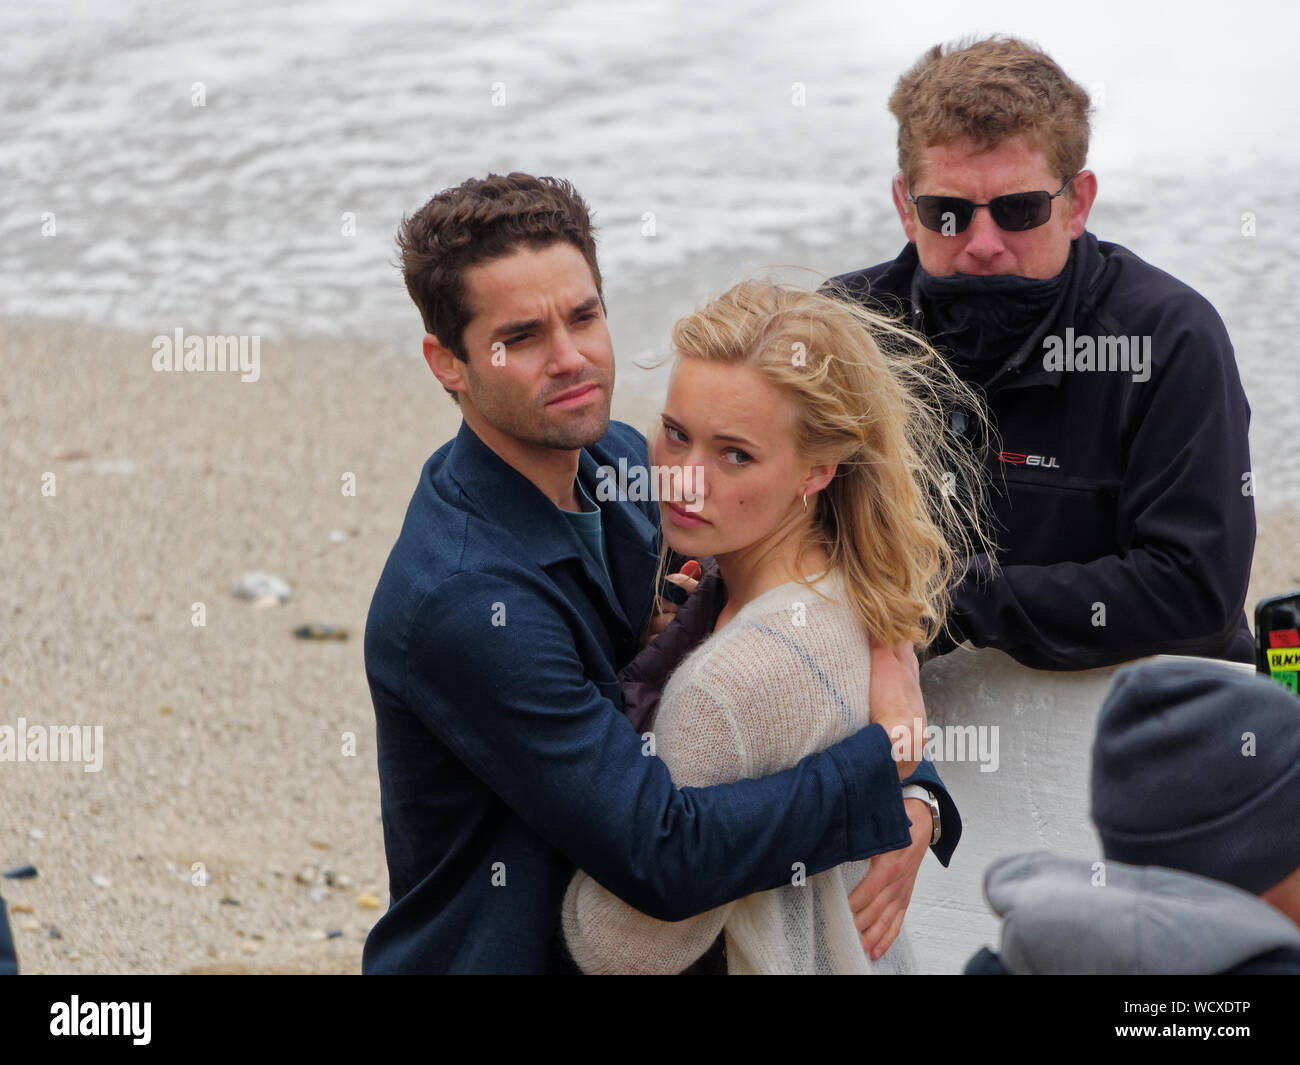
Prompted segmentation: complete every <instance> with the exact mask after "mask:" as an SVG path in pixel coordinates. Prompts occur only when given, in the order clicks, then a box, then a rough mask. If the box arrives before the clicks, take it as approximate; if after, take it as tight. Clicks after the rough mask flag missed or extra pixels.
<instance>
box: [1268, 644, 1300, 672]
mask: <svg viewBox="0 0 1300 1065" xmlns="http://www.w3.org/2000/svg"><path fill="white" fill-rule="evenodd" d="M1268 668H1269V672H1270V673H1277V672H1279V671H1280V670H1289V671H1294V670H1300V647H1270V648H1269V649H1268Z"/></svg>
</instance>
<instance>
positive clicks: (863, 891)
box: [849, 655, 934, 961]
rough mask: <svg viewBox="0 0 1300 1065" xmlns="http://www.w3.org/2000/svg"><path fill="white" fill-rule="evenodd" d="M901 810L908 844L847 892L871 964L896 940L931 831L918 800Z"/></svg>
mask: <svg viewBox="0 0 1300 1065" xmlns="http://www.w3.org/2000/svg"><path fill="white" fill-rule="evenodd" d="M873 661H874V655H873ZM873 684H874V671H873ZM903 808H904V809H905V810H907V816H908V817H909V818H910V819H911V822H912V843H911V845H910V846H907V847H904V848H903V849H902V850H896V851H887V852H886V853H884V854H877V855H876V856H875V857H874V858H872V859H871V868H870V869H868V870H867V875H866V876H865V877H863V878H862V883H860V884H859V885H858V886H857V887H855V888H854V889H853V890H852V891H851V892H850V893H849V908H850V909H851V910H852V911H853V923H854V925H855V926H856V927H857V930H858V938H859V939H860V940H861V941H862V949H863V950H864V951H866V952H867V953H868V954H870V955H871V960H872V961H879V960H880V958H881V956H882V955H883V954H884V953H885V951H887V950H888V949H889V948H890V947H891V946H892V945H893V942H894V940H895V939H897V938H898V933H899V930H900V929H901V928H902V927H903V916H904V915H905V914H906V913H907V905H908V903H909V902H911V901H912V887H913V886H914V885H915V883H916V874H917V871H918V870H919V869H920V868H921V860H922V859H923V858H924V857H925V852H926V851H927V850H928V849H929V846H930V836H931V834H932V833H933V831H934V819H933V817H931V815H930V807H929V806H927V805H926V804H925V803H923V802H922V801H921V800H920V799H904V800H903Z"/></svg>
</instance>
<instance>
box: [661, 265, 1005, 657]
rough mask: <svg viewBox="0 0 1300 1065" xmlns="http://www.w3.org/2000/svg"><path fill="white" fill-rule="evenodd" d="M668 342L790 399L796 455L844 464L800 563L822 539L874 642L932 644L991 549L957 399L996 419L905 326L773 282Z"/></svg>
mask: <svg viewBox="0 0 1300 1065" xmlns="http://www.w3.org/2000/svg"><path fill="white" fill-rule="evenodd" d="M672 341H673V347H674V349H675V354H676V357H677V358H678V359H683V358H685V359H702V360H705V361H708V362H713V363H722V364H728V365H745V366H751V367H753V368H754V369H756V370H758V371H759V373H761V374H762V375H763V377H764V378H765V379H766V380H767V381H768V382H770V383H771V384H772V385H774V386H775V387H776V388H778V389H779V390H780V391H781V392H782V393H784V394H785V395H786V396H788V397H789V399H790V400H791V401H792V402H793V404H794V406H795V410H796V414H797V417H796V424H797V429H796V432H797V439H796V440H795V446H796V449H797V450H798V452H799V454H800V456H801V457H806V458H808V459H809V460H810V461H816V462H826V461H835V462H836V463H838V466H837V469H836V472H835V476H834V477H833V478H832V479H831V481H830V483H829V484H828V485H827V486H826V488H825V489H823V490H822V491H821V492H819V493H817V496H816V500H817V502H816V507H815V508H812V507H810V508H809V510H810V527H809V531H808V534H807V535H806V536H805V537H804V542H803V543H802V544H801V546H800V552H799V557H800V560H801V561H802V559H803V557H804V556H805V555H806V554H807V552H808V551H810V550H811V549H812V548H813V547H814V546H815V545H818V544H820V545H821V546H822V547H823V549H824V550H825V551H826V554H827V556H828V557H829V559H830V569H831V570H832V571H836V572H838V573H839V574H840V576H841V577H842V579H843V581H844V584H845V587H846V588H847V591H848V596H849V600H850V602H849V604H848V605H849V606H850V607H851V609H852V610H853V611H854V613H855V614H856V616H857V617H858V619H859V620H860V622H861V624H862V626H863V629H864V630H865V632H866V634H867V636H868V638H869V639H872V640H875V641H878V642H882V643H887V644H893V643H897V642H899V641H902V640H909V641H911V642H912V643H914V644H917V645H919V646H922V647H924V646H926V645H927V644H929V643H930V641H931V640H932V639H933V638H934V637H935V635H936V634H937V633H938V632H939V631H940V630H941V629H942V626H943V624H944V620H945V618H946V616H947V611H948V589H949V587H950V585H951V583H952V582H953V581H954V579H955V578H956V577H958V576H959V575H960V574H959V573H958V570H959V569H960V568H962V567H963V565H964V561H965V559H966V558H968V557H969V556H970V555H972V554H975V553H978V552H984V551H991V550H992V548H991V546H990V544H989V541H988V537H987V534H986V533H985V531H984V525H985V523H984V520H983V513H984V509H985V504H984V500H985V490H984V478H983V473H982V468H981V466H980V464H979V462H978V461H977V460H976V459H975V457H974V456H973V455H972V454H971V453H970V450H969V448H968V447H967V446H966V445H965V444H964V443H963V441H961V440H960V439H956V438H953V437H951V436H950V435H949V434H948V433H947V432H946V430H945V427H946V424H947V411H948V410H949V409H951V408H952V407H953V406H954V405H957V406H960V407H961V408H963V409H964V410H965V411H966V412H967V413H968V415H971V416H973V418H974V419H976V420H979V421H984V422H985V424H986V418H985V415H984V414H983V405H982V403H980V401H979V400H978V399H977V398H976V396H975V394H974V393H973V392H972V391H971V389H970V388H969V387H968V386H967V385H966V384H965V383H963V382H962V381H961V380H960V379H959V378H958V377H957V376H956V374H954V373H953V371H952V370H951V369H950V368H949V366H948V364H947V363H946V362H945V361H944V360H943V358H942V357H941V356H940V355H939V354H938V353H937V352H936V351H935V350H934V348H932V347H931V346H930V345H929V344H928V343H926V341H925V340H924V339H923V338H922V337H920V336H918V335H917V334H915V333H913V332H911V331H910V330H908V329H907V328H905V327H904V326H903V325H902V324H901V323H900V322H898V321H895V320H892V319H890V318H886V317H884V316H882V315H880V314H876V313H873V312H872V311H869V310H867V309H866V308H864V307H862V306H861V305H859V304H857V303H856V302H853V301H851V300H849V299H847V298H845V299H840V298H835V297H832V296H828V295H822V294H820V293H814V292H808V291H806V290H803V289H799V288H795V287H793V286H789V285H784V284H778V283H772V282H764V281H746V282H742V283H741V284H739V285H736V286H735V287H733V288H731V289H729V290H728V291H727V292H725V293H723V294H722V295H721V296H719V297H717V298H716V299H714V300H712V301H710V302H709V303H708V304H706V305H705V306H703V307H701V308H699V309H698V310H696V311H695V312H693V313H692V314H689V315H687V316H686V317H684V318H682V319H680V320H679V321H678V322H677V324H676V325H675V326H674V328H673V334H672ZM666 558H667V548H666V546H665V551H664V556H663V558H662V559H661V565H660V569H661V572H662V570H663V568H664V563H665V560H666ZM813 590H814V591H815V589H813Z"/></svg>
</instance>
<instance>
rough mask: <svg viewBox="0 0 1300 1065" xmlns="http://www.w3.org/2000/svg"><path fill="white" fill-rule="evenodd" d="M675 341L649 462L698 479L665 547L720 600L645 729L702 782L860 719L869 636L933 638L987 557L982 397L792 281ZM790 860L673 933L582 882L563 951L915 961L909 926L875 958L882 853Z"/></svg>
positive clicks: (731, 298)
mask: <svg viewBox="0 0 1300 1065" xmlns="http://www.w3.org/2000/svg"><path fill="white" fill-rule="evenodd" d="M673 346H674V348H675V352H676V361H675V364H674V368H673V374H672V378H671V381H670V384H669V388H668V396H667V400H666V403H665V407H664V412H663V415H662V420H661V424H660V426H659V427H658V430H657V433H656V434H654V435H653V436H652V447H653V462H654V464H655V465H657V466H659V467H661V468H664V467H667V468H676V469H682V470H685V469H690V470H692V471H693V473H694V474H697V475H700V477H701V479H700V481H699V482H698V483H695V484H693V485H691V487H692V489H693V491H692V492H691V493H690V494H689V495H687V494H685V493H682V498H679V499H678V500H675V501H674V500H671V499H667V500H661V502H660V516H661V524H662V529H663V534H664V540H665V542H666V543H665V549H666V550H667V549H669V548H670V549H671V550H673V551H675V552H677V553H678V554H680V555H685V556H693V557H695V558H704V557H706V556H712V557H713V558H714V559H715V560H716V562H717V567H718V573H719V576H720V580H721V583H722V585H723V586H724V589H725V593H724V594H725V604H724V605H723V606H722V608H721V610H720V611H719V612H718V614H717V617H716V620H715V621H714V622H713V624H712V631H711V634H709V635H708V637H707V639H705V640H704V641H703V642H702V643H700V644H699V645H698V646H697V647H695V648H694V649H693V650H692V651H691V652H690V653H689V654H688V655H687V656H686V657H685V658H684V659H683V660H682V661H681V662H680V663H679V664H677V665H676V668H675V669H674V670H673V671H672V674H671V676H670V677H669V678H668V681H667V684H666V685H665V686H664V687H663V691H662V695H661V697H660V699H659V704H658V709H657V712H656V714H655V717H654V719H653V725H652V732H653V736H654V743H655V753H656V754H657V755H658V756H659V757H660V758H662V759H663V760H664V762H665V763H666V764H667V766H668V768H669V771H670V772H671V774H672V777H673V780H674V782H675V783H676V784H677V785H678V786H679V787H704V786H707V785H711V784H719V783H724V782H730V781H735V780H739V779H742V778H746V777H757V776H761V775H764V774H767V773H770V772H773V771H775V770H779V769H782V768H786V767H788V766H792V765H794V764H796V763H797V762H798V761H799V760H800V759H801V758H803V757H804V756H806V755H808V754H811V753H813V752H815V751H819V750H822V749H824V748H826V747H828V746H830V745H831V744H833V743H834V742H836V741H837V740H839V739H841V738H843V737H846V736H848V735H850V734H851V733H853V732H855V731H856V730H858V729H860V728H863V727H865V726H866V725H867V724H868V723H869V706H868V698H867V696H868V691H869V687H870V672H869V663H870V653H869V646H870V644H871V643H872V642H873V641H874V642H876V643H883V644H889V645H893V644H896V643H898V642H900V641H911V642H912V643H914V644H918V645H922V646H924V645H925V644H926V643H928V642H929V640H930V639H932V638H933V636H934V635H935V634H936V633H937V632H938V631H939V628H940V627H941V625H942V622H943V617H944V611H945V596H944V589H945V588H946V587H947V586H948V583H949V581H950V580H951V579H952V577H953V576H954V574H953V570H954V563H955V560H956V559H958V558H960V557H962V556H964V555H966V554H968V553H970V552H971V551H973V550H982V549H985V548H986V547H987V544H986V543H985V541H984V539H983V535H982V533H980V532H979V522H978V519H977V516H976V515H977V513H978V507H977V501H978V499H979V494H980V493H979V490H978V485H979V474H978V471H977V469H976V467H975V466H974V465H973V464H972V462H971V459H970V458H969V457H967V456H966V455H965V454H964V452H963V451H962V450H961V449H960V448H958V447H955V446H954V445H953V444H952V443H951V442H950V441H949V440H948V439H947V438H946V436H945V433H944V430H943V414H942V411H943V410H944V409H945V407H946V406H948V405H951V404H952V403H959V404H961V405H962V406H963V407H965V408H966V409H967V410H978V404H977V403H976V401H975V400H974V397H973V396H972V395H971V393H970V392H969V391H968V390H967V389H966V387H965V386H964V385H962V384H961V382H960V381H958V380H957V379H956V377H955V376H954V375H952V374H951V373H950V372H948V371H947V370H946V367H945V365H944V363H943V362H942V360H940V359H939V357H938V356H937V355H936V354H935V352H934V351H933V350H932V349H931V348H929V347H928V346H927V345H925V344H924V342H923V341H920V340H918V339H917V338H915V337H914V336H913V335H912V334H910V333H909V332H907V331H906V330H904V329H902V328H900V327H899V326H898V325H896V324H895V323H893V322H890V321H888V320H886V319H883V318H880V317H877V316H875V315H873V314H871V313H870V312H868V311H865V310H863V309H862V308H861V307H858V306H856V305H853V304H850V303H847V302H841V301H838V300H835V299H832V298H830V297H828V296H824V295H820V294H816V293H811V292H806V291H802V290H799V289H795V288H790V287H786V286H782V285H775V284H767V283H762V282H746V283H744V284H741V285H738V286H736V287H735V288H733V289H731V290H730V291H728V292H727V293H725V294H724V295H722V296H721V297H719V298H718V299H716V300H714V301H712V302H711V303H709V304H708V305H707V306H705V307H703V308H702V309H700V310H698V311H696V312H695V313H694V314H691V315H689V316H688V317H686V318H684V319H682V320H681V321H679V322H678V323H677V325H676V327H675V328H674V330H673ZM680 483H682V484H690V482H689V481H682V482H680ZM973 543H974V544H977V545H978V546H975V547H973V546H972V544H973ZM665 557H666V555H665ZM697 617H698V612H697ZM677 623H678V622H676V621H675V622H674V623H673V624H674V625H676V624H677ZM671 628H672V626H670V627H669V631H667V632H665V633H664V635H663V636H660V637H659V639H660V640H663V639H665V637H669V636H670V633H671ZM652 647H653V645H652ZM789 858H790V871H791V872H790V878H791V883H790V885H789V886H786V887H782V888H777V889H774V890H771V891H765V892H760V893H758V894H755V895H750V896H747V897H745V898H742V899H739V900H737V901H735V902H732V903H729V904H727V905H725V906H721V907H718V908H717V909H715V910H710V911H708V912H707V913H703V914H700V915H698V916H696V917H693V918H690V919H689V920H685V921H677V922H664V921H659V920H656V919H654V918H652V917H648V916H646V915H645V914H642V913H640V912H639V911H637V910H635V909H633V908H632V907H631V906H628V905H627V904H626V903H624V902H622V901H621V900H620V899H619V898H617V897H616V896H614V895H613V894H611V893H610V892H609V891H607V890H606V889H605V888H603V887H602V886H601V885H600V884H598V883H597V882H596V881H595V880H593V879H592V878H591V877H589V876H587V875H586V874H585V873H583V872H579V873H577V874H576V875H575V877H574V878H573V880H572V882H571V883H570V885H569V888H568V891H567V892H566V895H565V899H564V906H563V914H562V918H563V926H564V932H565V938H566V941H567V943H568V946H569V950H570V952H571V953H572V954H573V957H574V960H575V961H576V962H577V963H578V964H579V966H580V967H581V968H582V969H583V970H584V971H586V972H594V973H600V972H650V973H675V972H681V971H682V970H684V969H686V968H687V967H689V966H690V965H691V964H693V963H694V962H695V961H696V960H697V959H699V958H700V957H701V956H702V955H703V954H704V953H705V952H706V951H707V950H708V948H709V947H710V946H711V945H712V944H713V942H714V941H715V939H716V938H717V936H718V934H719V932H725V934H726V954H727V969H728V972H729V973H826V974H829V973H871V972H906V971H909V970H910V967H911V960H910V951H909V948H908V946H907V943H906V937H905V935H904V936H900V937H899V938H897V939H895V937H894V935H889V936H886V937H885V938H886V941H893V944H894V945H893V946H892V947H891V948H890V949H889V950H888V951H887V952H885V953H884V955H883V957H876V958H873V957H871V956H868V954H867V953H866V952H865V950H864V948H863V944H862V940H861V938H860V930H859V929H858V928H857V927H856V925H855V922H854V917H853V913H852V911H851V909H850V905H849V894H850V892H852V891H853V889H854V888H855V886H856V885H858V883H859V882H860V881H861V880H862V878H863V877H864V875H865V874H866V872H867V869H868V863H867V862H853V863H849V864H847V865H842V866H838V867H834V868H832V869H829V870H826V871H825V872H822V873H820V874H817V875H815V876H811V877H804V876H802V875H801V873H800V856H799V855H797V854H791V855H790V856H789ZM912 875H915V874H914V871H913V874H912ZM908 889H909V891H910V882H909V885H908ZM901 920H902V916H901V910H900V913H899V916H898V919H897V923H901ZM897 931H898V929H897V928H894V929H891V932H893V933H897Z"/></svg>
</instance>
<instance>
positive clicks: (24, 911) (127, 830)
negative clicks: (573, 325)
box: [0, 320, 1300, 973]
mask: <svg viewBox="0 0 1300 1065" xmlns="http://www.w3.org/2000/svg"><path fill="white" fill-rule="evenodd" d="M3 328H4V334H5V341H4V349H5V367H6V371H7V372H6V375H5V380H4V382H3V385H2V386H0V424H3V426H4V432H3V434H0V447H2V448H3V453H4V458H5V461H4V463H3V467H2V469H0V477H3V489H4V494H5V499H6V500H7V513H6V516H5V519H4V521H3V523H2V524H0V547H2V548H3V557H4V558H5V559H6V560H7V562H8V564H7V565H6V567H5V569H4V572H3V575H0V616H2V617H3V637H2V639H3V652H2V654H0V724H9V725H14V724H16V722H17V719H18V718H19V717H20V716H21V717H23V718H25V720H26V722H27V723H28V725H29V726H30V725H68V724H86V725H92V726H93V725H100V726H102V728H103V765H102V768H101V769H100V770H99V771H97V772H88V771H86V769H87V766H85V765H83V764H77V763H53V762H51V763H8V762H6V763H0V809H3V810H4V812H5V816H4V818H3V820H2V822H0V869H10V868H13V867H17V866H22V865H27V864H30V865H33V866H35V867H36V869H37V875H36V876H35V877H33V878H29V879H20V880H0V893H2V894H3V895H4V897H5V899H6V901H7V903H8V906H9V910H10V922H11V925H12V927H13V929H14V937H15V941H16V943H17V947H18V952H19V961H20V965H21V968H22V970H23V971H24V972H28V973H42V972H45V973H156V972H163V973H194V972H288V973H356V972H359V971H360V964H361V949H362V943H363V941H364V939H365V935H366V933H367V931H368V930H369V928H370V927H371V925H372V924H373V923H374V922H375V920H377V919H378V917H379V915H380V914H381V913H382V912H383V909H382V908H383V906H385V905H386V902H387V880H386V873H385V864H384V847H383V836H382V828H381V825H380V818H379V784H378V777H377V773H376V767H375V745H374V718H373V712H372V710H371V705H370V698H369V692H368V689H367V686H366V679H365V671H364V666H363V660H362V634H363V631H364V626H365V617H366V611H367V608H368V606H369V602H370V596H371V593H372V591H373V589H374V585H375V581H376V579H377V578H378V575H379V572H380V569H381V568H382V566H383V563H384V560H385V558H386V557H387V553H388V551H389V548H390V547H391V545H392V543H393V540H394V538H395V536H396V534H397V531H398V529H399V527H400V524H401V521H402V517H403V514H404V512H405V508H406V504H407V501H408V499H409V497H410V494H411V491H412V488H413V486H414V484H415V481H416V478H417V476H418V474H419V471H420V467H421V465H422V464H423V462H424V460H425V459H426V458H427V457H428V455H429V454H430V452H431V451H433V450H434V449H435V448H436V447H438V446H439V445H440V444H442V443H443V442H444V441H445V440H447V439H448V438H449V437H451V436H452V435H453V434H454V433H455V431H456V428H457V426H458V424H459V416H458V414H457V412H456V409H455V408H454V406H453V405H452V403H451V402H450V400H449V399H447V398H446V397H445V395H444V394H443V393H442V391H441V389H440V388H439V387H438V386H437V384H436V382H434V380H433V379H432V377H431V376H430V374H429V372H428V370H427V368H426V367H425V365H424V364H423V362H422V361H421V359H420V357H419V354H418V350H417V348H416V347H415V345H414V343H413V344H412V348H411V350H410V351H409V352H408V351H397V350H386V349H378V348H376V347H374V346H373V345H366V344H363V343H358V342H353V341H346V340H339V339H329V340H293V341H272V340H269V339H268V340H264V341H263V342H262V344H261V349H260V376H259V379H258V380H257V381H256V382H243V381H241V380H240V377H239V375H238V374H237V373H233V374H232V373H229V372H227V373H225V374H220V373H157V372H155V371H154V370H153V368H152V365H151V358H152V356H153V349H152V347H151V340H152V338H151V337H150V336H146V335H144V334H132V333H126V332H115V331H110V330H105V329H98V328H92V327H89V326H79V325H62V324H56V323H50V322H45V321H36V320H9V321H6V322H5V323H4V327H3ZM416 339H417V340H418V338H416ZM637 372H638V371H636V370H626V369H621V370H620V374H621V375H623V376H624V377H625V376H626V375H627V374H629V373H637ZM633 395H635V390H633V389H629V388H626V387H625V388H624V391H623V394H622V397H619V398H616V400H615V404H614V411H613V415H614V417H615V418H618V419H620V420H624V421H628V422H631V423H632V424H633V425H635V426H637V427H638V428H641V429H644V428H645V427H646V426H647V424H648V423H649V420H650V419H651V417H652V416H653V413H654V411H653V405H652V404H649V403H647V402H645V401H633V400H631V399H629V397H631V396H633ZM50 475H52V477H51V476H50ZM349 475H351V476H349ZM352 484H355V494H346V493H345V489H347V488H348V487H350V486H351V485H352ZM1297 519H1300V514H1297V513H1295V512H1286V511H1273V512H1270V513H1261V514H1260V515H1259V523H1260V532H1259V541H1258V545H1257V551H1256V564H1255V570H1254V573H1253V574H1252V581H1251V590H1250V595H1249V599H1248V610H1249V611H1252V612H1253V608H1254V604H1255V602H1256V601H1257V600H1258V599H1259V598H1261V597H1263V596H1265V595H1270V594H1277V593H1280V592H1283V591H1288V590H1292V589H1294V588H1300V549H1298V548H1297V546H1296V543H1297V538H1296V536H1295V532H1294V530H1295V523H1296V521H1297ZM252 570H264V571H269V572H271V573H274V574H277V575H279V576H281V577H283V578H284V579H285V580H287V581H288V582H289V584H290V586H291V588H292V597H291V598H290V599H289V601H288V602H287V603H285V604H283V605H278V606H256V605H254V604H253V603H251V602H249V601H247V600H243V599H239V598H236V597H235V596H234V595H233V594H232V585H233V584H234V582H235V581H236V580H237V579H238V578H239V577H240V576H241V575H242V574H244V573H245V572H247V571H252ZM199 604H201V609H200V607H199V606H198V605H199ZM196 619H197V620H202V621H203V622H204V623H203V624H202V625H196V624H195V623H194V622H195V620H196ZM313 622H314V623H322V624H328V625H333V626H340V627H342V628H345V629H346V630H347V631H348V634H349V638H348V639H346V640H342V641H319V642H311V641H304V640H300V639H296V638H295V637H294V636H293V634H292V630H293V629H295V628H296V627H298V626H300V625H303V624H306V623H313Z"/></svg>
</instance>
